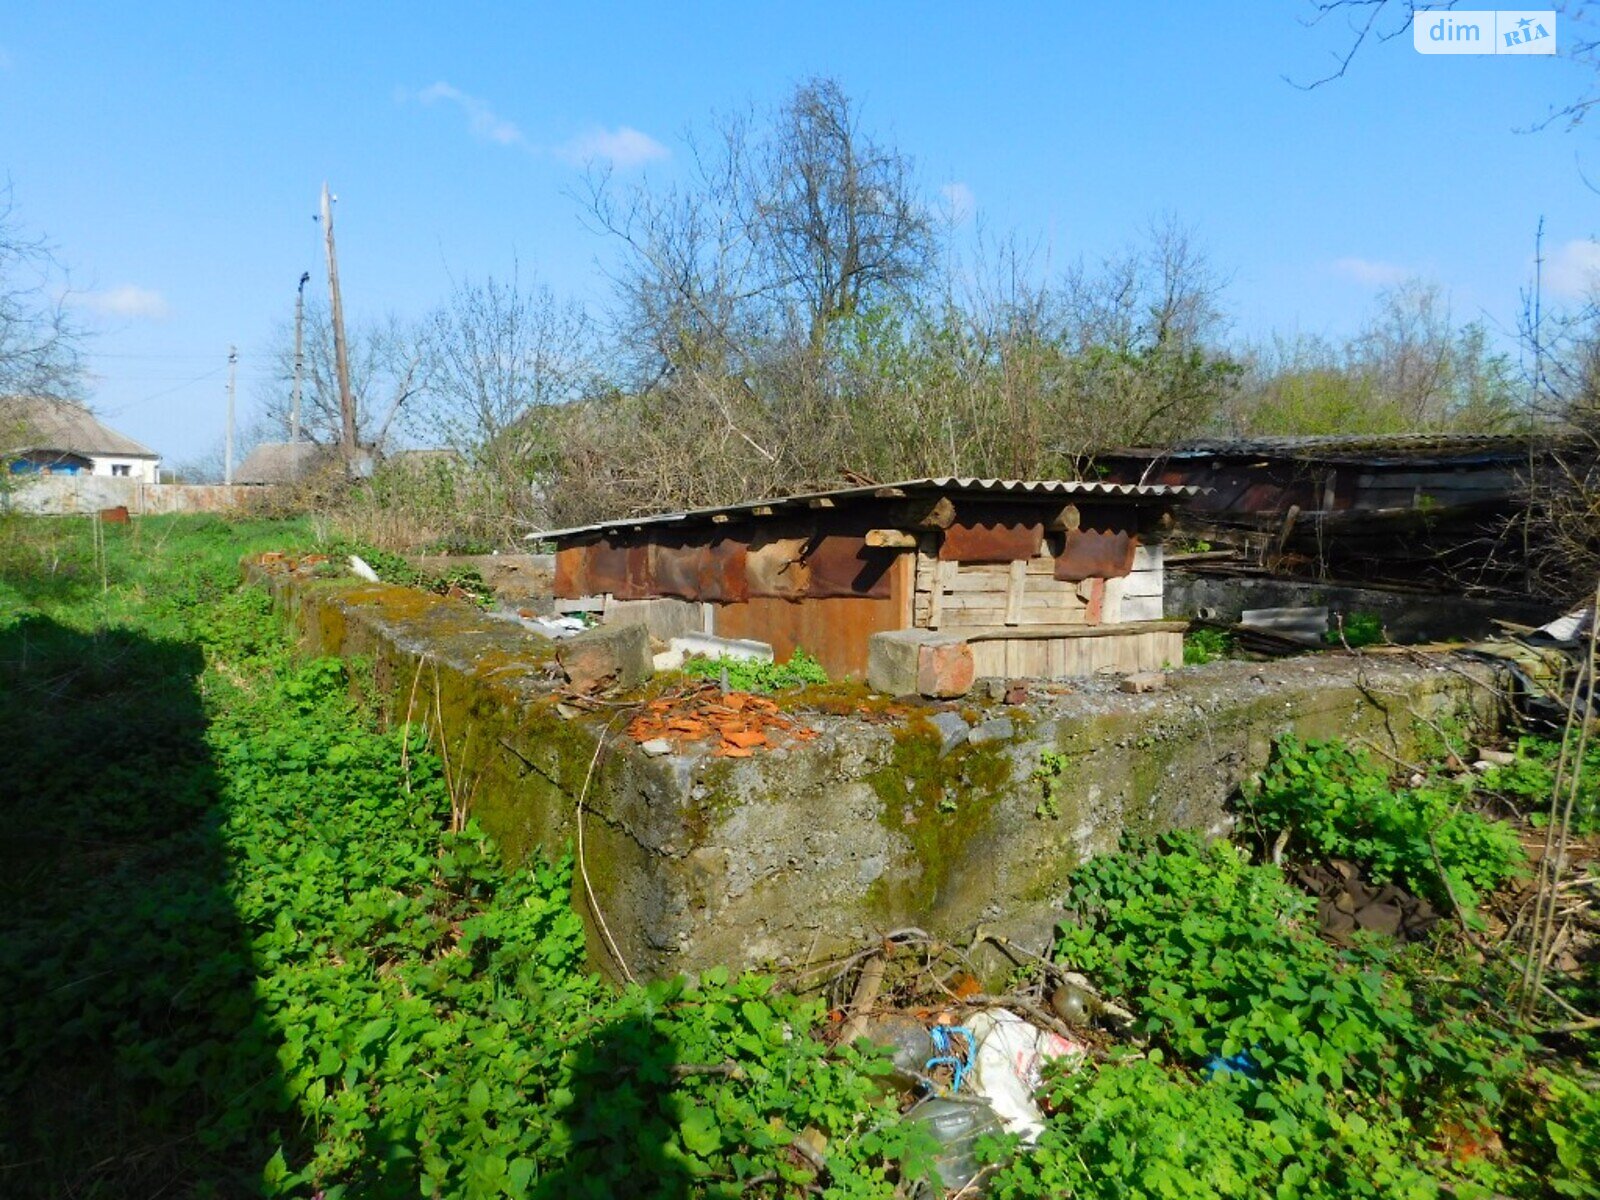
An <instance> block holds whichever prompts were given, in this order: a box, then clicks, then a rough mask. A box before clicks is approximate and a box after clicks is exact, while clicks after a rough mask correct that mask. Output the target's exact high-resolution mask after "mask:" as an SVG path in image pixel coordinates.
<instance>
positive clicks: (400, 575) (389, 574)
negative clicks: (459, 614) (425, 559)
mask: <svg viewBox="0 0 1600 1200" xmlns="http://www.w3.org/2000/svg"><path fill="white" fill-rule="evenodd" d="M329 553H330V554H331V555H333V556H334V557H337V558H345V557H348V556H349V555H352V554H355V555H359V556H360V558H361V560H362V561H363V562H365V563H366V564H367V566H369V567H371V568H372V569H373V571H375V572H376V573H377V576H378V578H379V579H381V580H383V582H384V583H393V584H397V585H399V586H400V587H411V588H418V589H420V590H421V591H424V592H433V593H434V594H435V595H439V596H444V595H449V594H450V593H452V592H455V593H457V594H460V593H463V592H464V593H466V596H467V598H468V599H470V600H471V601H472V602H473V603H474V604H476V605H477V606H478V607H479V608H493V607H494V603H495V600H494V589H492V588H491V587H490V586H489V585H488V584H487V583H485V582H484V579H483V576H482V575H480V574H478V572H477V571H476V570H474V569H473V568H471V567H451V568H450V569H449V570H448V571H446V572H445V573H444V574H443V575H432V574H429V573H428V572H427V571H422V570H419V569H418V568H416V567H414V566H412V565H411V563H410V562H409V561H408V560H407V559H406V558H404V557H403V556H401V555H399V554H391V553H390V552H389V551H387V550H379V549H378V548H377V547H376V546H370V545H367V544H365V543H361V542H338V543H336V544H335V545H334V546H332V547H330V549H329Z"/></svg>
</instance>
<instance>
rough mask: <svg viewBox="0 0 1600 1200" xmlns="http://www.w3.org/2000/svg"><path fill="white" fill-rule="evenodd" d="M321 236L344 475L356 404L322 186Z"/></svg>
mask: <svg viewBox="0 0 1600 1200" xmlns="http://www.w3.org/2000/svg"><path fill="white" fill-rule="evenodd" d="M322 235H323V238H324V240H325V241H326V243H327V247H328V303H329V305H330V306H331V307H332V309H333V362H334V369H335V370H336V371H338V373H339V422H340V446H341V449H342V450H343V451H344V469H345V473H346V474H350V473H352V472H354V470H355V463H356V450H357V446H356V402H355V398H354V397H353V396H351V394H350V354H349V350H348V349H347V348H346V346H345V342H344V302H343V301H341V300H340V299H339V259H338V256H337V255H335V254H334V250H333V197H332V196H331V195H329V193H328V185H327V184H326V183H324V184H323V185H322Z"/></svg>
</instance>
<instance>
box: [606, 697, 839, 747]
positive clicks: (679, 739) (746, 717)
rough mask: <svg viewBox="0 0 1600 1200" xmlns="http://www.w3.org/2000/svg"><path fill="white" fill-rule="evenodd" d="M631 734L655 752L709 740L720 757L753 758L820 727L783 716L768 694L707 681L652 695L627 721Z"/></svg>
mask: <svg viewBox="0 0 1600 1200" xmlns="http://www.w3.org/2000/svg"><path fill="white" fill-rule="evenodd" d="M628 736H629V737H631V738H632V739H633V740H634V741H636V742H641V743H643V744H644V747H645V749H646V750H647V751H653V752H656V753H662V754H665V753H669V752H672V751H680V750H683V749H685V748H686V746H687V745H689V744H691V743H701V742H706V743H710V744H711V745H712V746H713V747H714V749H713V750H712V754H714V755H715V756H717V757H718V758H749V757H751V756H752V755H753V754H754V753H755V752H756V751H757V750H758V749H761V748H763V747H772V746H782V745H786V744H788V743H791V742H807V741H810V740H811V739H813V738H815V737H816V736H817V731H816V730H814V729H808V728H807V727H806V726H804V725H802V724H800V723H799V722H798V721H796V720H794V719H793V718H791V717H788V716H785V715H784V714H783V713H782V712H780V711H779V709H778V705H777V704H776V702H774V701H772V700H768V699H767V698H766V697H765V696H754V695H751V694H750V693H749V692H724V691H722V690H721V688H719V687H718V686H717V685H716V684H715V683H709V682H708V683H705V684H701V685H698V686H695V687H690V688H686V689H682V690H678V691H674V692H671V693H669V694H667V695H664V696H661V697H659V698H658V699H655V700H651V701H650V702H649V703H647V704H646V705H645V706H644V711H642V712H641V713H639V715H638V716H636V717H634V718H633V720H632V721H630V722H629V723H628Z"/></svg>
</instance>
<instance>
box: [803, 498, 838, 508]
mask: <svg viewBox="0 0 1600 1200" xmlns="http://www.w3.org/2000/svg"><path fill="white" fill-rule="evenodd" d="M806 507H807V508H834V507H836V506H835V505H834V502H833V499H832V497H830V496H813V497H811V499H809V500H807V501H806Z"/></svg>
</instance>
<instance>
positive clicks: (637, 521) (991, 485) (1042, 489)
mask: <svg viewBox="0 0 1600 1200" xmlns="http://www.w3.org/2000/svg"><path fill="white" fill-rule="evenodd" d="M1201 490H1202V489H1200V488H1198V487H1188V486H1169V485H1164V484H1137V483H1102V482H1099V481H1097V480H1087V479H978V478H975V477H965V476H954V475H947V476H942V477H937V478H929V479H903V480H901V481H900V482H898V483H875V484H870V485H868V486H866V487H853V488H836V489H834V490H833V491H827V492H805V493H801V494H799V495H794V496H778V497H774V498H772V499H768V500H746V501H743V502H741V503H739V504H724V505H718V506H715V507H711V508H692V509H686V510H685V511H683V512H672V513H656V514H653V515H651V516H644V517H618V518H616V519H613V520H610V521H596V522H594V523H593V524H590V525H573V526H571V527H569V528H566V529H546V530H542V531H541V532H538V533H530V534H529V535H528V538H529V540H532V541H544V540H547V539H552V538H563V537H574V536H576V535H578V534H585V533H606V532H613V531H617V530H624V529H648V528H651V527H654V526H658V525H685V524H692V523H694V522H696V521H703V520H710V519H711V518H713V517H717V516H728V517H734V516H740V515H755V514H756V510H758V509H770V510H771V511H772V512H773V513H776V512H780V511H783V510H788V509H806V508H813V507H818V505H816V504H815V503H813V502H815V501H824V500H827V501H832V502H834V503H837V502H839V501H841V500H859V499H875V500H895V499H903V498H906V497H911V496H919V495H923V496H940V495H948V496H985V497H1009V496H1039V495H1061V496H1104V497H1108V498H1117V497H1122V498H1127V499H1163V498H1169V497H1170V498H1173V499H1187V498H1188V497H1190V496H1194V495H1197V494H1199V492H1200V491H1201ZM760 515H762V516H766V515H769V514H768V513H765V512H763V513H761V514H760Z"/></svg>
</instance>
